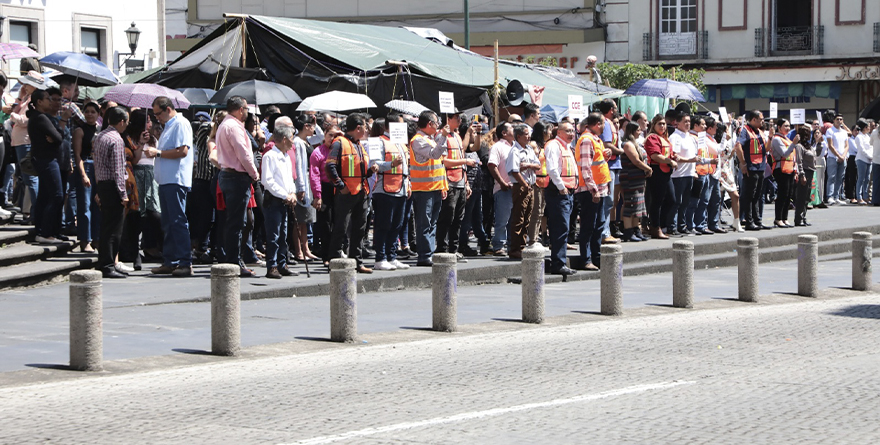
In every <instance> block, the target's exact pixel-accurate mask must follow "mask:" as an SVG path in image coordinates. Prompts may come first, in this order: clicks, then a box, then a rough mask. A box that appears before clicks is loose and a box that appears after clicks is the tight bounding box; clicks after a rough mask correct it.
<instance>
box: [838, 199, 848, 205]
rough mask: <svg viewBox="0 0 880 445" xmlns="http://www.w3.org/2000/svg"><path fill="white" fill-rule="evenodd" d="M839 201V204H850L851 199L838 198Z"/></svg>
mask: <svg viewBox="0 0 880 445" xmlns="http://www.w3.org/2000/svg"><path fill="white" fill-rule="evenodd" d="M837 203H838V204H849V201H847V200H845V199H838V200H837Z"/></svg>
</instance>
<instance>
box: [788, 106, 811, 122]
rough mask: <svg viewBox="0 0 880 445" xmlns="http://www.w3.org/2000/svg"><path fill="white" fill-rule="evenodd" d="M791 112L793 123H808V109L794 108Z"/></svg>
mask: <svg viewBox="0 0 880 445" xmlns="http://www.w3.org/2000/svg"><path fill="white" fill-rule="evenodd" d="M790 113H791V124H792V125H801V124H806V123H807V110H805V109H803V108H792V109H791V111H790Z"/></svg>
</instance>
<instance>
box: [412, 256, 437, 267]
mask: <svg viewBox="0 0 880 445" xmlns="http://www.w3.org/2000/svg"><path fill="white" fill-rule="evenodd" d="M416 266H419V267H433V266H434V260H432V259H430V258H429V259H427V260H419V261H418V262H416Z"/></svg>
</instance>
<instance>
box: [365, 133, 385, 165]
mask: <svg viewBox="0 0 880 445" xmlns="http://www.w3.org/2000/svg"><path fill="white" fill-rule="evenodd" d="M367 150H368V151H369V152H370V160H373V161H376V160H378V161H381V160H382V138H369V139H368V140H367Z"/></svg>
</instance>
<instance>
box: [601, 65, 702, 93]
mask: <svg viewBox="0 0 880 445" xmlns="http://www.w3.org/2000/svg"><path fill="white" fill-rule="evenodd" d="M596 68H597V69H598V70H599V73H600V74H601V76H602V81H603V82H607V83H608V84H609V85H610V86H611V87H612V88H617V89H621V90H626V89H627V88H629V87H631V86H632V84H634V83H636V82H638V81H639V80H642V79H674V80H677V81H679V82H687V83H689V84H691V85H693V86H695V87H697V89H698V90H700V92H701V93H704V94H705V93H706V85H704V84H703V75H704V74H706V71H705V70H702V69H699V68H697V69H691V70H686V69H683V68H682V67H681V66H677V67H669V68H666V67H664V66H663V64H660V65H657V66H653V65H642V64H636V63H627V64H625V65H616V64H611V63H600V64H598V65H597V66H596ZM673 68H674V69H675V76H674V77H673V75H672V70H673Z"/></svg>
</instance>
